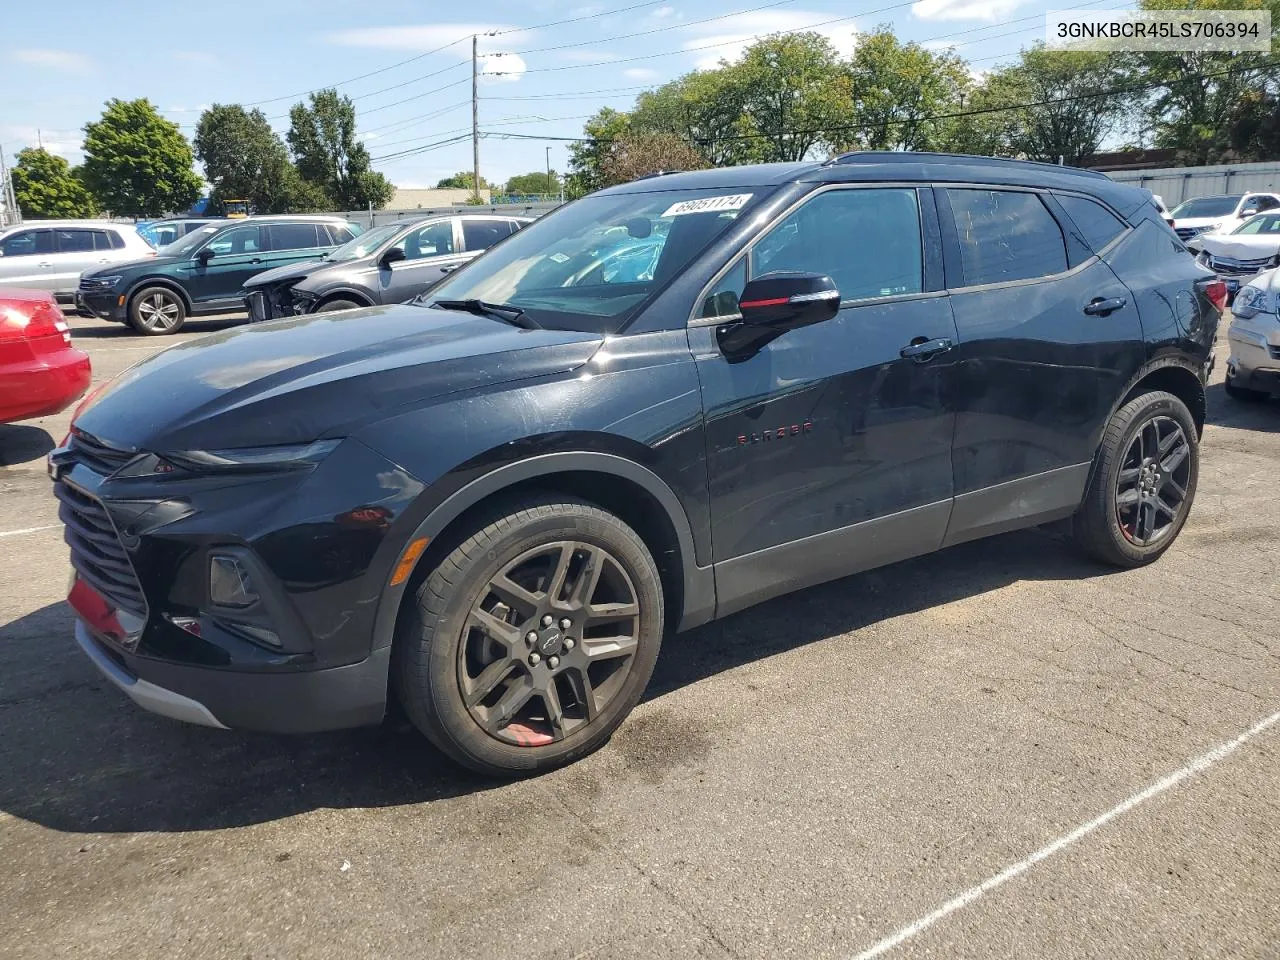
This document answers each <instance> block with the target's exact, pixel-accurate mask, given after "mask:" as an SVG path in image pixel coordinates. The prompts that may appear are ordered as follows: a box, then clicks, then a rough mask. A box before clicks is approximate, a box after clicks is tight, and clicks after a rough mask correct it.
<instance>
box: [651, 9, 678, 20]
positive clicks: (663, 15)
mask: <svg viewBox="0 0 1280 960" xmlns="http://www.w3.org/2000/svg"><path fill="white" fill-rule="evenodd" d="M675 12H676V8H675V7H659V8H658V9H657V10H655V11H653V13H651V14H649V16H651V17H653V18H654V19H655V20H665V19H667V17H670V16H673V15H674V14H675Z"/></svg>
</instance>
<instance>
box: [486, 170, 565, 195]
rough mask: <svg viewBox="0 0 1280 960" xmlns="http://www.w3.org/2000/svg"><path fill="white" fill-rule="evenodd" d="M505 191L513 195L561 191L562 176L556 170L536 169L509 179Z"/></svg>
mask: <svg viewBox="0 0 1280 960" xmlns="http://www.w3.org/2000/svg"><path fill="white" fill-rule="evenodd" d="M468 186H469V184H468ZM503 192H504V193H506V194H509V195H512V196H530V195H532V194H538V195H544V194H553V193H559V192H560V177H559V175H558V174H557V173H556V172H555V171H554V170H552V171H551V173H550V174H548V173H546V172H545V171H542V170H535V171H533V172H532V173H521V174H519V175H517V176H514V177H512V178H511V179H510V180H508V181H507V185H506V187H505V188H504V190H503Z"/></svg>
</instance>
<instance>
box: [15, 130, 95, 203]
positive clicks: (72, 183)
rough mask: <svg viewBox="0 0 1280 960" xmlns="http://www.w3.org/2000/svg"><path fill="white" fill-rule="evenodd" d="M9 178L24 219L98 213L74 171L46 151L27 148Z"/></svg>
mask: <svg viewBox="0 0 1280 960" xmlns="http://www.w3.org/2000/svg"><path fill="white" fill-rule="evenodd" d="M12 178H13V192H14V195H15V196H16V197H17V199H18V209H19V210H21V211H22V215H23V216H24V217H30V218H41V217H44V218H48V219H58V218H74V217H91V216H93V215H94V214H95V213H97V206H96V205H95V204H94V202H93V196H92V195H91V194H90V193H89V191H88V189H86V188H85V185H84V184H83V183H82V182H81V181H80V178H79V176H77V175H76V171H74V170H72V169H71V165H70V164H68V163H67V161H66V160H64V159H63V158H62V157H59V156H56V155H54V154H52V153H50V152H49V151H48V150H43V149H40V148H39V147H27V148H26V149H25V150H22V151H21V152H19V153H18V163H17V165H16V166H15V167H14V168H13V171H12Z"/></svg>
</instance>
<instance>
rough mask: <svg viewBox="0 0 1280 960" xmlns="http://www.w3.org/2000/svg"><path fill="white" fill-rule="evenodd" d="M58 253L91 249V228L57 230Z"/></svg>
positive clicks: (90, 250)
mask: <svg viewBox="0 0 1280 960" xmlns="http://www.w3.org/2000/svg"><path fill="white" fill-rule="evenodd" d="M56 235H57V238H58V252H59V253H89V252H92V251H93V231H92V230H58V231H56Z"/></svg>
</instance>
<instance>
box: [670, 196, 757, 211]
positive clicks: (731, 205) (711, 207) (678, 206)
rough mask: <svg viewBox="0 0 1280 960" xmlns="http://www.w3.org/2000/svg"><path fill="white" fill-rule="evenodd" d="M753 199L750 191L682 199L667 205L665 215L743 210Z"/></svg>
mask: <svg viewBox="0 0 1280 960" xmlns="http://www.w3.org/2000/svg"><path fill="white" fill-rule="evenodd" d="M750 199H751V194H749V193H735V194H733V195H732V196H728V197H703V198H701V199H700V200H681V201H680V202H679V203H673V204H672V205H671V206H669V207H667V209H666V211H665V212H664V213H663V214H662V215H663V216H664V217H683V216H684V215H685V214H686V213H723V212H724V211H726V210H741V209H742V208H743V207H745V206H746V205H747V201H748V200H750Z"/></svg>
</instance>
